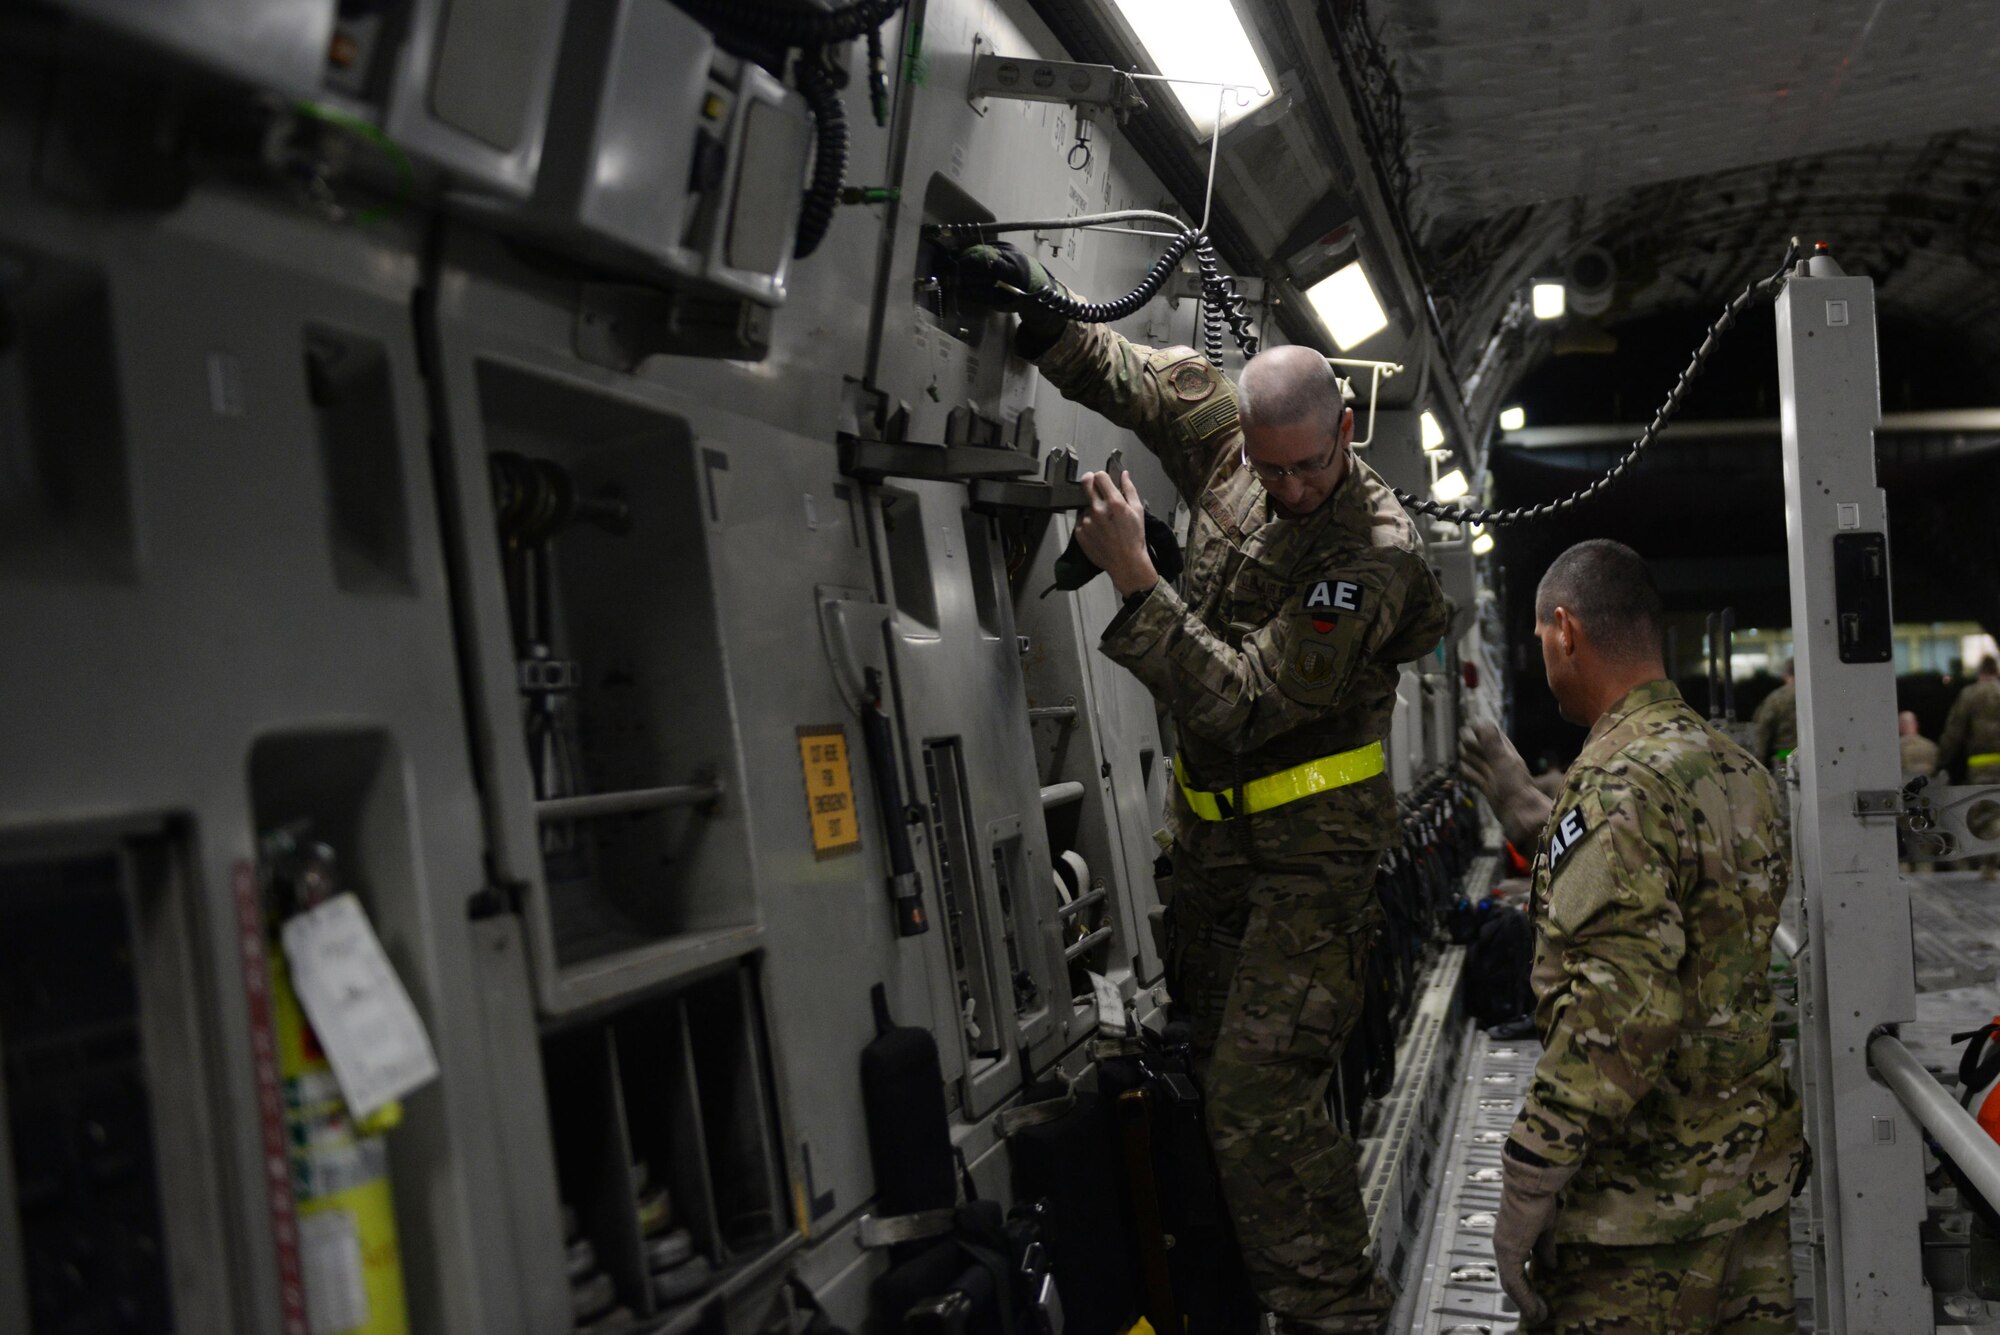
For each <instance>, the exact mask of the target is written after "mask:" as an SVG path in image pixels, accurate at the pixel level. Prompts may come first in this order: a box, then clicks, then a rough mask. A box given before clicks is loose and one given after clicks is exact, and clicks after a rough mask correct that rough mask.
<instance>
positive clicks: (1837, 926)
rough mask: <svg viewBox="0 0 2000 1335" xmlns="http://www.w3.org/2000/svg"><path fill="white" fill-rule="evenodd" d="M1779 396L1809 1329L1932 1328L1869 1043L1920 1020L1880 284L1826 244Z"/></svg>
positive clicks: (1885, 1100) (1863, 1332)
mask: <svg viewBox="0 0 2000 1335" xmlns="http://www.w3.org/2000/svg"><path fill="white" fill-rule="evenodd" d="M1777 315H1778V322H1777V323H1778V387H1779V403H1780V411H1781V414H1782V427H1783V435H1784V462H1785V529H1786V542H1787V547H1788V551H1789V556H1790V562H1791V582H1792V637H1793V643H1794V647H1795V652H1796V657H1797V660H1798V726H1799V746H1798V750H1797V752H1796V753H1795V754H1794V755H1793V757H1792V763H1793V765H1794V766H1795V767H1797V769H1798V771H1799V783H1798V799H1797V809H1796V819H1795V820H1794V823H1793V826H1792V844H1793V849H1794V856H1795V857H1796V859H1797V872H1796V878H1797V880H1798V882H1799V884H1800V886H1801V888H1802V892H1803V899H1804V905H1803V907H1804V920H1805V921H1804V925H1805V929H1806V931H1805V934H1806V938H1807V941H1808V943H1809V948H1808V950H1807V952H1806V954H1805V956H1804V960H1803V967H1802V968H1801V969H1800V971H1799V976H1800V993H1801V995H1800V1002H1801V1014H1800V1023H1799V1050H1800V1061H1801V1064H1802V1067H1803V1071H1802V1074H1803V1076H1804V1082H1803V1083H1804V1086H1805V1090H1806V1136H1807V1139H1808V1140H1809V1141H1810V1142H1811V1143H1812V1147H1813V1152H1814V1157H1815V1160H1816V1163H1815V1168H1814V1175H1813V1180H1812V1185H1811V1188H1810V1190H1811V1193H1812V1207H1813V1210H1812V1213H1813V1221H1814V1222H1813V1227H1814V1234H1813V1245H1814V1253H1815V1254H1814V1266H1815V1271H1816V1280H1817V1295H1816V1296H1817V1303H1816V1304H1815V1308H1816V1310H1815V1312H1814V1318H1815V1326H1816V1328H1817V1329H1819V1330H1821V1331H1826V1332H1842V1333H1845V1335H1905V1333H1906V1332H1918V1331H1922V1332H1929V1331H1931V1330H1933V1329H1934V1322H1933V1321H1932V1317H1931V1302H1930V1295H1929V1292H1928V1290H1927V1289H1926V1288H1925V1286H1924V1280H1923V1268H1922V1257H1921V1251H1920V1245H1919V1241H1918V1228H1919V1225H1921V1224H1922V1222H1923V1218H1924V1194H1923V1177H1922V1132H1921V1130H1920V1128H1919V1127H1918V1125H1917V1123H1916V1121H1915V1119H1913V1118H1912V1117H1910V1116H1909V1114H1908V1113H1906V1112H1905V1111H1904V1110H1903V1108H1902V1106H1901V1105H1900V1104H1898V1103H1897V1101H1896V1099H1895V1096H1894V1095H1892V1094H1891V1093H1890V1092H1889V1090H1888V1089H1887V1088H1886V1087H1885V1086H1883V1085H1882V1084H1881V1083H1879V1082H1878V1081H1877V1080H1875V1078H1874V1077H1873V1076H1872V1075H1871V1074H1870V1072H1869V1068H1868V1039H1869V1036H1870V1035H1871V1034H1872V1033H1874V1032H1875V1031H1876V1030H1877V1029H1879V1028H1881V1027H1882V1026H1884V1025H1894V1024H1896V1023H1898V1022H1900V1021H1904V1020H1909V1019H1912V1018H1914V1014H1915V1004H1916V978H1915V964H1914V960H1913V957H1912V947H1911V940H1910V904H1909V895H1908V892H1907V891H1906V890H1905V888H1904V886H1903V883H1902V880H1901V878H1900V877H1899V875H1898V873H1897V865H1896V812H1897V810H1898V807H1899V800H1898V796H1897V794H1898V791H1899V789H1900V787H1901V784H1902V770H1901V764H1900V761H1899V758H1898V752H1897V744H1896V677H1895V664H1894V661H1893V646H1892V641H1891V632H1890V627H1891V617H1890V608H1889V547H1888V515H1887V511H1886V505H1885V503H1884V499H1883V494H1882V490H1881V488H1880V487H1879V486H1878V485H1877V484H1876V479H1875V426H1876V424H1877V423H1878V422H1879V421H1880V418H1881V399H1880V393H1879V389H1878V385H1877V374H1876V363H1875V291H1874V284H1873V283H1872V282H1870V281H1869V280H1868V279H1866V278H1850V277H1848V276H1846V275H1845V274H1843V273H1842V272H1841V270H1840V267H1839V265H1837V264H1836V263H1834V261H1833V259H1832V257H1831V256H1830V255H1828V254H1827V253H1826V251H1825V247H1824V246H1823V245H1822V246H1821V247H1819V248H1818V249H1817V250H1816V251H1815V253H1814V254H1812V255H1811V256H1810V257H1808V258H1807V259H1804V260H1801V261H1800V262H1799V265H1798V267H1797V269H1795V270H1794V272H1793V276H1792V278H1791V279H1790V281H1789V282H1788V283H1787V284H1786V285H1785V289H1784V291H1783V292H1782V293H1781V294H1780V296H1779V297H1778V302H1777Z"/></svg>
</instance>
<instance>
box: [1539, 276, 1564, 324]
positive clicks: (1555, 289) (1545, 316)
mask: <svg viewBox="0 0 2000 1335" xmlns="http://www.w3.org/2000/svg"><path fill="white" fill-rule="evenodd" d="M1534 301H1535V318H1536V319H1537V320H1560V319H1561V318H1562V313H1563V307H1564V305H1565V304H1566V303H1565V301H1564V295H1563V285H1562V284H1561V283H1537V284H1535V291H1534Z"/></svg>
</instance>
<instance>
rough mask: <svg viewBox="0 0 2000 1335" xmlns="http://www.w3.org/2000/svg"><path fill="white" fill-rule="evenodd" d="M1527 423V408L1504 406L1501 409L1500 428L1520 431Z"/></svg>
mask: <svg viewBox="0 0 2000 1335" xmlns="http://www.w3.org/2000/svg"><path fill="white" fill-rule="evenodd" d="M1527 424H1528V410H1527V409H1526V408H1502V409H1501V410H1500V429H1501V430H1502V431H1519V430H1520V429H1521V428H1522V427H1524V426H1526V425H1527Z"/></svg>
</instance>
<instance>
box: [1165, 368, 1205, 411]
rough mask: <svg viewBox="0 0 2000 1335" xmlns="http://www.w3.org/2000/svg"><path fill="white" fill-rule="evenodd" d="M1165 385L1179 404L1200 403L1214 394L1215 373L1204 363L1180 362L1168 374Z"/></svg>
mask: <svg viewBox="0 0 2000 1335" xmlns="http://www.w3.org/2000/svg"><path fill="white" fill-rule="evenodd" d="M1167 385H1168V387H1169V388H1170V389H1172V390H1173V391H1174V397H1176V398H1178V399H1179V400H1180V401H1181V402H1183V403H1200V402H1201V401H1202V400H1203V399H1205V398H1207V397H1208V396H1209V395H1211V394H1213V393H1215V372H1214V371H1213V370H1212V369H1210V368H1209V366H1208V365H1207V364H1206V363H1204V362H1199V361H1186V362H1182V363H1181V364H1180V365H1179V366H1176V367H1175V368H1174V369H1173V371H1172V372H1170V373H1169V374H1168V376H1167Z"/></svg>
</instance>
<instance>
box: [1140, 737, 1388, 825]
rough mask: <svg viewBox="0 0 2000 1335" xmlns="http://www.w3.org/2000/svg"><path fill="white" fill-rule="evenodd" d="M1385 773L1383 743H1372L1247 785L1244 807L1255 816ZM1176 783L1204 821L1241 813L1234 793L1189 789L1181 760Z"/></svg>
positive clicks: (1177, 763)
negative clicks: (1236, 808)
mask: <svg viewBox="0 0 2000 1335" xmlns="http://www.w3.org/2000/svg"><path fill="white" fill-rule="evenodd" d="M1382 769H1383V762H1382V743H1380V742H1370V743H1368V745H1366V746H1357V747H1355V748H1354V749H1353V750H1352V751H1342V752H1341V753H1340V754H1338V755H1332V756H1321V757H1320V758H1319V759H1318V760H1308V761H1307V762H1306V763H1305V764H1303V765H1294V766H1292V767H1291V768H1290V769H1286V770H1279V771H1278V772H1277V773H1276V774H1266V775H1265V776H1264V777H1263V778H1261V779H1252V780H1251V781H1250V782H1248V783H1246V784H1244V785H1243V806H1244V810H1245V814H1248V815H1255V814H1256V813H1257V812H1260V811H1269V810H1270V809H1271V808H1272V807H1281V806H1283V805H1285V803H1287V802H1296V801H1298V800H1299V799H1300V798H1302V797H1311V796H1312V795H1313V794H1314V793H1323V792H1326V791H1327V790H1328V789H1332V788H1345V787H1346V786H1347V785H1348V784H1350V783H1360V782H1361V781H1362V780H1363V779H1372V778H1374V777H1375V776H1376V775H1377V774H1380V773H1381V772H1382ZM1174 781H1175V782H1177V783H1179V784H1180V786H1181V796H1183V797H1185V798H1186V799H1187V804H1188V809H1189V810H1190V811H1192V812H1194V814H1195V815H1197V816H1199V817H1201V818H1202V819H1203V820H1229V819H1231V818H1233V817H1234V816H1235V815H1236V814H1237V812H1236V810H1235V807H1236V798H1235V794H1233V793H1205V792H1202V791H1201V790H1200V789H1198V788H1190V787H1188V781H1187V768H1186V766H1184V765H1182V764H1181V758H1180V757H1179V756H1178V755H1177V756H1175V757H1174Z"/></svg>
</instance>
